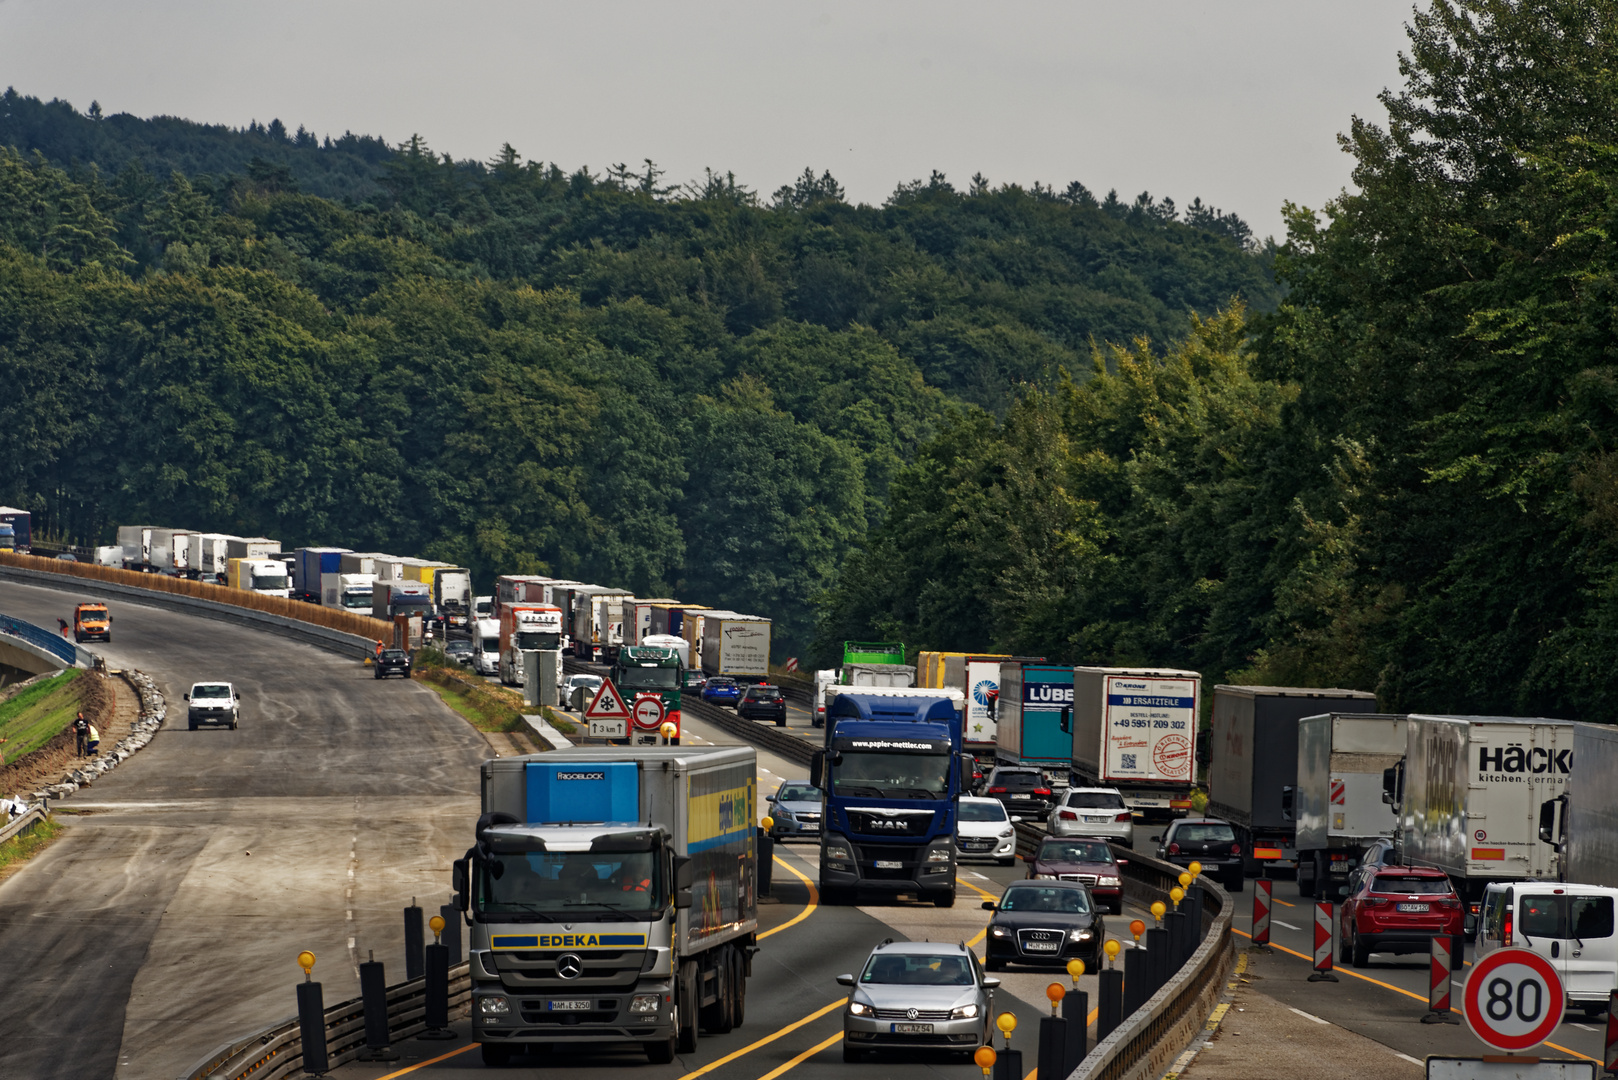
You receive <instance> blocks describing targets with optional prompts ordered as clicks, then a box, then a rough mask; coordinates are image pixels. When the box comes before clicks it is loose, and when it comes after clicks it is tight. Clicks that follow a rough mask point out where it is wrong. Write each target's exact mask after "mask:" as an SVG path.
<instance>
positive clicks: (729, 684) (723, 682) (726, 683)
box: [702, 676, 742, 708]
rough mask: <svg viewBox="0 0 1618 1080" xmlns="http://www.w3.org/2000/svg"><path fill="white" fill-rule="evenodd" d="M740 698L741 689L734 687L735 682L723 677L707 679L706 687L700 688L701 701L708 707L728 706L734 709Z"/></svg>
mask: <svg viewBox="0 0 1618 1080" xmlns="http://www.w3.org/2000/svg"><path fill="white" fill-rule="evenodd" d="M741 696H742V688H741V687H739V686H737V685H736V680H735V679H727V678H725V677H723V676H719V677H716V678H712V679H709V680H708V685H707V686H704V687H703V688H702V700H703V701H706V702H707V703H708V704H710V705H729V706H731V707H732V708H735V706H736V702H737V701H739V700H740V699H741Z"/></svg>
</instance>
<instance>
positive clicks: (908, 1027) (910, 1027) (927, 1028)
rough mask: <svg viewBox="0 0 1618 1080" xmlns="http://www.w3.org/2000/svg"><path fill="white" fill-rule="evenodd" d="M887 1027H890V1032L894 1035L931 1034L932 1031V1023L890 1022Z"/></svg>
mask: <svg viewBox="0 0 1618 1080" xmlns="http://www.w3.org/2000/svg"><path fill="white" fill-rule="evenodd" d="M889 1027H890V1028H891V1029H892V1031H891V1034H894V1035H931V1034H932V1033H933V1025H931V1024H890V1025H889Z"/></svg>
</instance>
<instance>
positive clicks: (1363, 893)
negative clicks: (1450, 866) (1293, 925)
mask: <svg viewBox="0 0 1618 1080" xmlns="http://www.w3.org/2000/svg"><path fill="white" fill-rule="evenodd" d="M1465 919H1466V911H1465V907H1464V905H1462V903H1461V898H1460V896H1458V895H1457V894H1456V892H1455V887H1454V886H1453V885H1451V884H1450V882H1449V878H1448V877H1447V876H1445V874H1444V872H1443V871H1442V870H1432V869H1429V868H1427V867H1421V866H1367V867H1365V868H1364V869H1363V870H1362V871H1360V872H1359V873H1357V874H1356V875H1355V877H1354V879H1353V880H1352V881H1351V882H1350V884H1349V895H1348V899H1347V900H1344V901H1343V913H1342V918H1341V921H1340V923H1339V925H1340V926H1341V928H1342V929H1341V930H1340V931H1339V933H1338V938H1337V959H1338V961H1339V962H1341V963H1348V964H1352V965H1353V966H1355V967H1364V966H1365V965H1366V964H1368V963H1370V960H1371V954H1372V953H1375V952H1380V953H1424V952H1427V951H1428V950H1429V949H1431V948H1432V940H1433V938H1435V937H1437V936H1438V935H1440V934H1448V935H1449V936H1450V962H1451V963H1452V964H1453V965H1454V966H1456V967H1459V966H1460V964H1461V960H1462V958H1463V957H1464V956H1465V953H1464V951H1463V946H1464V945H1465V938H1464V937H1463V936H1462V934H1463V926H1464V922H1465Z"/></svg>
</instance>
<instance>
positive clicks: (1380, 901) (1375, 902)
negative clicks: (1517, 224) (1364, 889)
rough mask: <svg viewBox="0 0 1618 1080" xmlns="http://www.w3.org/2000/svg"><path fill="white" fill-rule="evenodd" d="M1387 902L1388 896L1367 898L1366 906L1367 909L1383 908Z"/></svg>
mask: <svg viewBox="0 0 1618 1080" xmlns="http://www.w3.org/2000/svg"><path fill="white" fill-rule="evenodd" d="M1387 902H1388V898H1387V897H1386V896H1367V897H1366V898H1365V905H1366V906H1367V907H1381V906H1382V905H1384V904H1386V903H1387Z"/></svg>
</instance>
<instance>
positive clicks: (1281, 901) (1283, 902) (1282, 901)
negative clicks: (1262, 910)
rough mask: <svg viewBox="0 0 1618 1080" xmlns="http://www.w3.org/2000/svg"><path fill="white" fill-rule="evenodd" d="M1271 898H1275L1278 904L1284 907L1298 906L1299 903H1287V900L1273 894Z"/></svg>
mask: <svg viewBox="0 0 1618 1080" xmlns="http://www.w3.org/2000/svg"><path fill="white" fill-rule="evenodd" d="M1270 899H1271V900H1274V901H1275V902H1276V903H1277V904H1280V905H1281V906H1282V907H1297V906H1298V905H1297V904H1289V903H1287V902H1286V901H1285V900H1283V899H1281V898H1280V897H1279V896H1272V897H1270Z"/></svg>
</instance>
